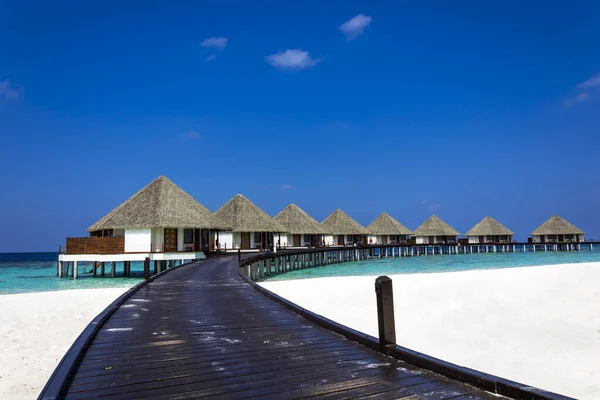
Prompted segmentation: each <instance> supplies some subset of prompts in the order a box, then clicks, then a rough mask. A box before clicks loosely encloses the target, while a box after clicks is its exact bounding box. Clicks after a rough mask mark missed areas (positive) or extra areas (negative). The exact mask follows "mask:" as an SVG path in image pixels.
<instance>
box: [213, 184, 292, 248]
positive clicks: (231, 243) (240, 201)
mask: <svg viewBox="0 0 600 400" xmlns="http://www.w3.org/2000/svg"><path fill="white" fill-rule="evenodd" d="M214 215H215V217H216V218H217V219H218V220H219V221H220V223H221V224H223V225H226V226H228V227H230V228H231V232H220V237H217V236H216V235H215V240H216V241H217V242H218V243H217V245H218V247H219V248H220V249H226V250H227V249H242V250H249V249H272V248H273V245H274V244H275V243H276V242H275V234H276V233H285V232H287V229H286V228H285V227H283V226H282V225H281V224H279V223H278V222H277V221H275V220H274V219H273V218H271V217H270V216H269V215H268V214H267V213H265V212H264V211H263V210H261V209H260V208H258V207H257V206H256V205H255V204H254V203H252V202H251V201H250V200H248V199H247V198H245V197H244V196H242V195H241V194H237V195H235V196H234V197H233V198H232V199H231V200H229V201H228V202H227V203H225V204H224V205H223V206H222V207H221V208H219V209H218V210H217V212H216V213H215V214H214Z"/></svg>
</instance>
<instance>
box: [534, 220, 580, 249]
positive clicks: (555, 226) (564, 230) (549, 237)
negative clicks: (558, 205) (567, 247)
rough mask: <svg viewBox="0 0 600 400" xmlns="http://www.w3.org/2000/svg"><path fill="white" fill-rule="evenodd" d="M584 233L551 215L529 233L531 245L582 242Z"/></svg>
mask: <svg viewBox="0 0 600 400" xmlns="http://www.w3.org/2000/svg"><path fill="white" fill-rule="evenodd" d="M584 235H585V232H584V231H582V230H581V229H579V228H578V227H576V226H575V225H573V224H571V223H570V222H568V221H566V220H565V219H563V218H561V217H559V216H558V215H553V216H551V217H550V218H548V220H547V221H546V222H544V223H543V224H542V225H540V226H538V227H537V228H536V229H535V230H534V231H533V232H531V241H532V242H533V243H547V242H583V241H585V238H584Z"/></svg>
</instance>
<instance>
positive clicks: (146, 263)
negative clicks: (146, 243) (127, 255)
mask: <svg viewBox="0 0 600 400" xmlns="http://www.w3.org/2000/svg"><path fill="white" fill-rule="evenodd" d="M144 279H145V280H148V279H150V257H146V258H145V259H144Z"/></svg>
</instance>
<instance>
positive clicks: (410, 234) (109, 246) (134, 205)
mask: <svg viewBox="0 0 600 400" xmlns="http://www.w3.org/2000/svg"><path fill="white" fill-rule="evenodd" d="M88 233H89V237H79V238H73V237H70V238H67V239H66V246H65V248H64V251H63V249H59V259H58V268H57V269H58V271H57V274H58V276H72V277H74V278H77V276H78V274H79V271H80V270H83V271H84V272H85V273H88V274H93V275H94V276H96V275H102V276H104V275H105V274H106V273H107V272H106V271H109V272H108V273H109V274H110V276H116V274H117V271H116V270H117V267H118V266H121V267H122V275H124V276H127V275H130V274H131V262H138V261H144V260H145V259H146V258H149V259H150V261H151V262H153V265H154V272H155V273H158V272H161V271H162V270H164V269H166V268H168V267H169V266H173V265H175V263H182V262H184V260H196V259H202V258H204V257H206V255H207V253H209V252H215V251H216V252H227V251H238V250H239V251H253V250H254V251H256V250H267V249H268V250H273V249H289V248H303V247H339V246H358V247H361V246H369V247H372V248H375V249H376V250H374V251H370V252H369V253H368V254H372V255H373V256H375V255H377V256H378V257H381V256H409V255H428V254H454V253H476V252H496V251H504V252H506V251H540V250H580V249H581V243H583V242H584V232H583V231H582V230H581V229H579V228H577V227H575V226H574V225H572V224H571V223H569V222H567V221H565V220H564V219H562V218H561V217H559V216H552V217H551V218H550V219H548V220H547V221H546V222H544V223H543V224H542V225H541V226H540V227H538V228H537V229H536V230H534V231H533V232H532V233H531V237H530V238H529V242H528V243H516V242H514V240H513V237H514V233H513V232H512V231H510V230H509V229H507V228H506V227H505V226H504V225H502V224H500V223H499V222H498V221H496V220H494V219H493V218H491V217H485V218H484V219H483V220H481V221H480V222H478V223H477V224H476V225H475V226H474V227H473V228H471V229H470V230H469V231H467V232H466V234H465V236H466V238H460V239H459V236H460V233H459V232H458V231H456V230H455V229H454V228H452V227H451V226H450V225H448V224H447V223H446V222H444V221H443V220H442V219H440V218H439V217H437V216H435V215H434V216H431V217H430V218H429V219H427V220H426V221H425V222H423V224H422V225H421V226H419V227H418V228H417V229H415V230H414V231H411V230H410V229H408V228H407V227H405V226H404V225H402V224H401V223H400V222H398V221H397V220H396V219H394V218H393V217H391V216H390V215H389V214H387V213H383V214H381V215H380V216H379V217H378V218H377V219H376V220H375V221H373V222H372V223H371V224H370V225H369V226H367V227H366V228H365V227H363V226H362V225H360V224H359V223H358V222H356V221H355V220H354V219H352V218H351V217H350V216H349V215H347V214H346V213H344V212H343V211H342V210H339V209H338V210H336V211H334V212H333V213H332V214H331V215H329V216H328V217H327V218H326V219H325V220H324V221H323V222H321V223H319V222H318V221H316V220H315V219H314V218H312V217H311V216H310V215H308V214H307V213H306V212H304V211H303V210H302V209H300V208H299V207H298V206H296V205H295V204H290V205H289V206H287V207H286V208H285V209H283V210H282V211H281V212H280V213H279V214H277V215H276V216H275V217H274V218H272V217H271V216H269V215H268V214H267V213H265V212H264V211H263V210H261V209H260V208H259V207H257V206H256V205H255V204H254V203H252V202H251V201H250V200H248V199H247V198H246V197H244V196H242V195H241V194H238V195H236V196H234V197H233V198H232V199H231V200H229V201H228V202H227V203H226V204H224V205H223V206H222V207H221V208H219V209H218V210H217V211H216V212H215V213H212V212H211V211H210V210H208V209H207V208H206V207H204V206H203V205H201V204H200V203H199V202H198V201H196V200H195V199H194V198H193V197H192V196H190V195H189V194H187V193H186V192H184V191H183V190H182V189H181V188H179V187H178V186H177V185H175V184H174V183H173V182H172V181H171V180H169V179H168V178H166V177H164V176H161V177H158V178H157V179H155V180H154V181H152V182H151V183H150V184H149V185H147V186H146V187H144V188H143V189H141V190H140V191H139V192H137V193H136V194H134V195H133V196H131V197H130V198H129V199H128V200H126V201H125V202H124V203H123V204H121V205H120V206H118V207H117V208H115V209H114V210H113V211H111V212H110V213H109V214H107V215H106V216H104V217H103V218H101V219H100V220H99V221H98V222H96V223H95V224H93V225H92V226H90V227H89V228H88ZM591 246H592V245H591V244H589V248H590V249H591V248H592V247H591ZM361 254H362V253H361Z"/></svg>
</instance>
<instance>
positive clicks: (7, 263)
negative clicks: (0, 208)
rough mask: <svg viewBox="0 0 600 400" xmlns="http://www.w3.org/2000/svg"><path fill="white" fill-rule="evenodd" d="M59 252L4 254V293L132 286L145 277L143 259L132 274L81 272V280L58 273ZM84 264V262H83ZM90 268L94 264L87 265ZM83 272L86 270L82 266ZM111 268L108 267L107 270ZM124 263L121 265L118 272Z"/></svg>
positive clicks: (0, 269) (0, 265)
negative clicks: (94, 274) (97, 274)
mask: <svg viewBox="0 0 600 400" xmlns="http://www.w3.org/2000/svg"><path fill="white" fill-rule="evenodd" d="M57 260H58V254H57V253H0V295H2V294H12V293H30V292H47V291H53V290H68V289H86V288H113V287H131V286H133V285H135V284H136V283H138V282H140V281H141V280H142V279H143V277H144V265H143V263H142V262H139V263H134V262H132V263H131V274H132V276H131V277H116V278H110V277H108V278H107V277H105V278H101V277H94V276H93V275H92V274H82V273H81V272H80V274H79V277H78V279H77V280H73V279H70V278H58V277H57V276H56V263H57ZM80 265H81V264H80ZM86 268H87V270H88V271H89V270H90V269H91V264H90V265H89V266H87V267H86ZM79 271H82V269H80V270H79ZM108 271H110V268H107V272H108ZM122 271H123V266H122V264H121V263H118V264H117V273H120V274H122V273H123V272H122Z"/></svg>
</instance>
